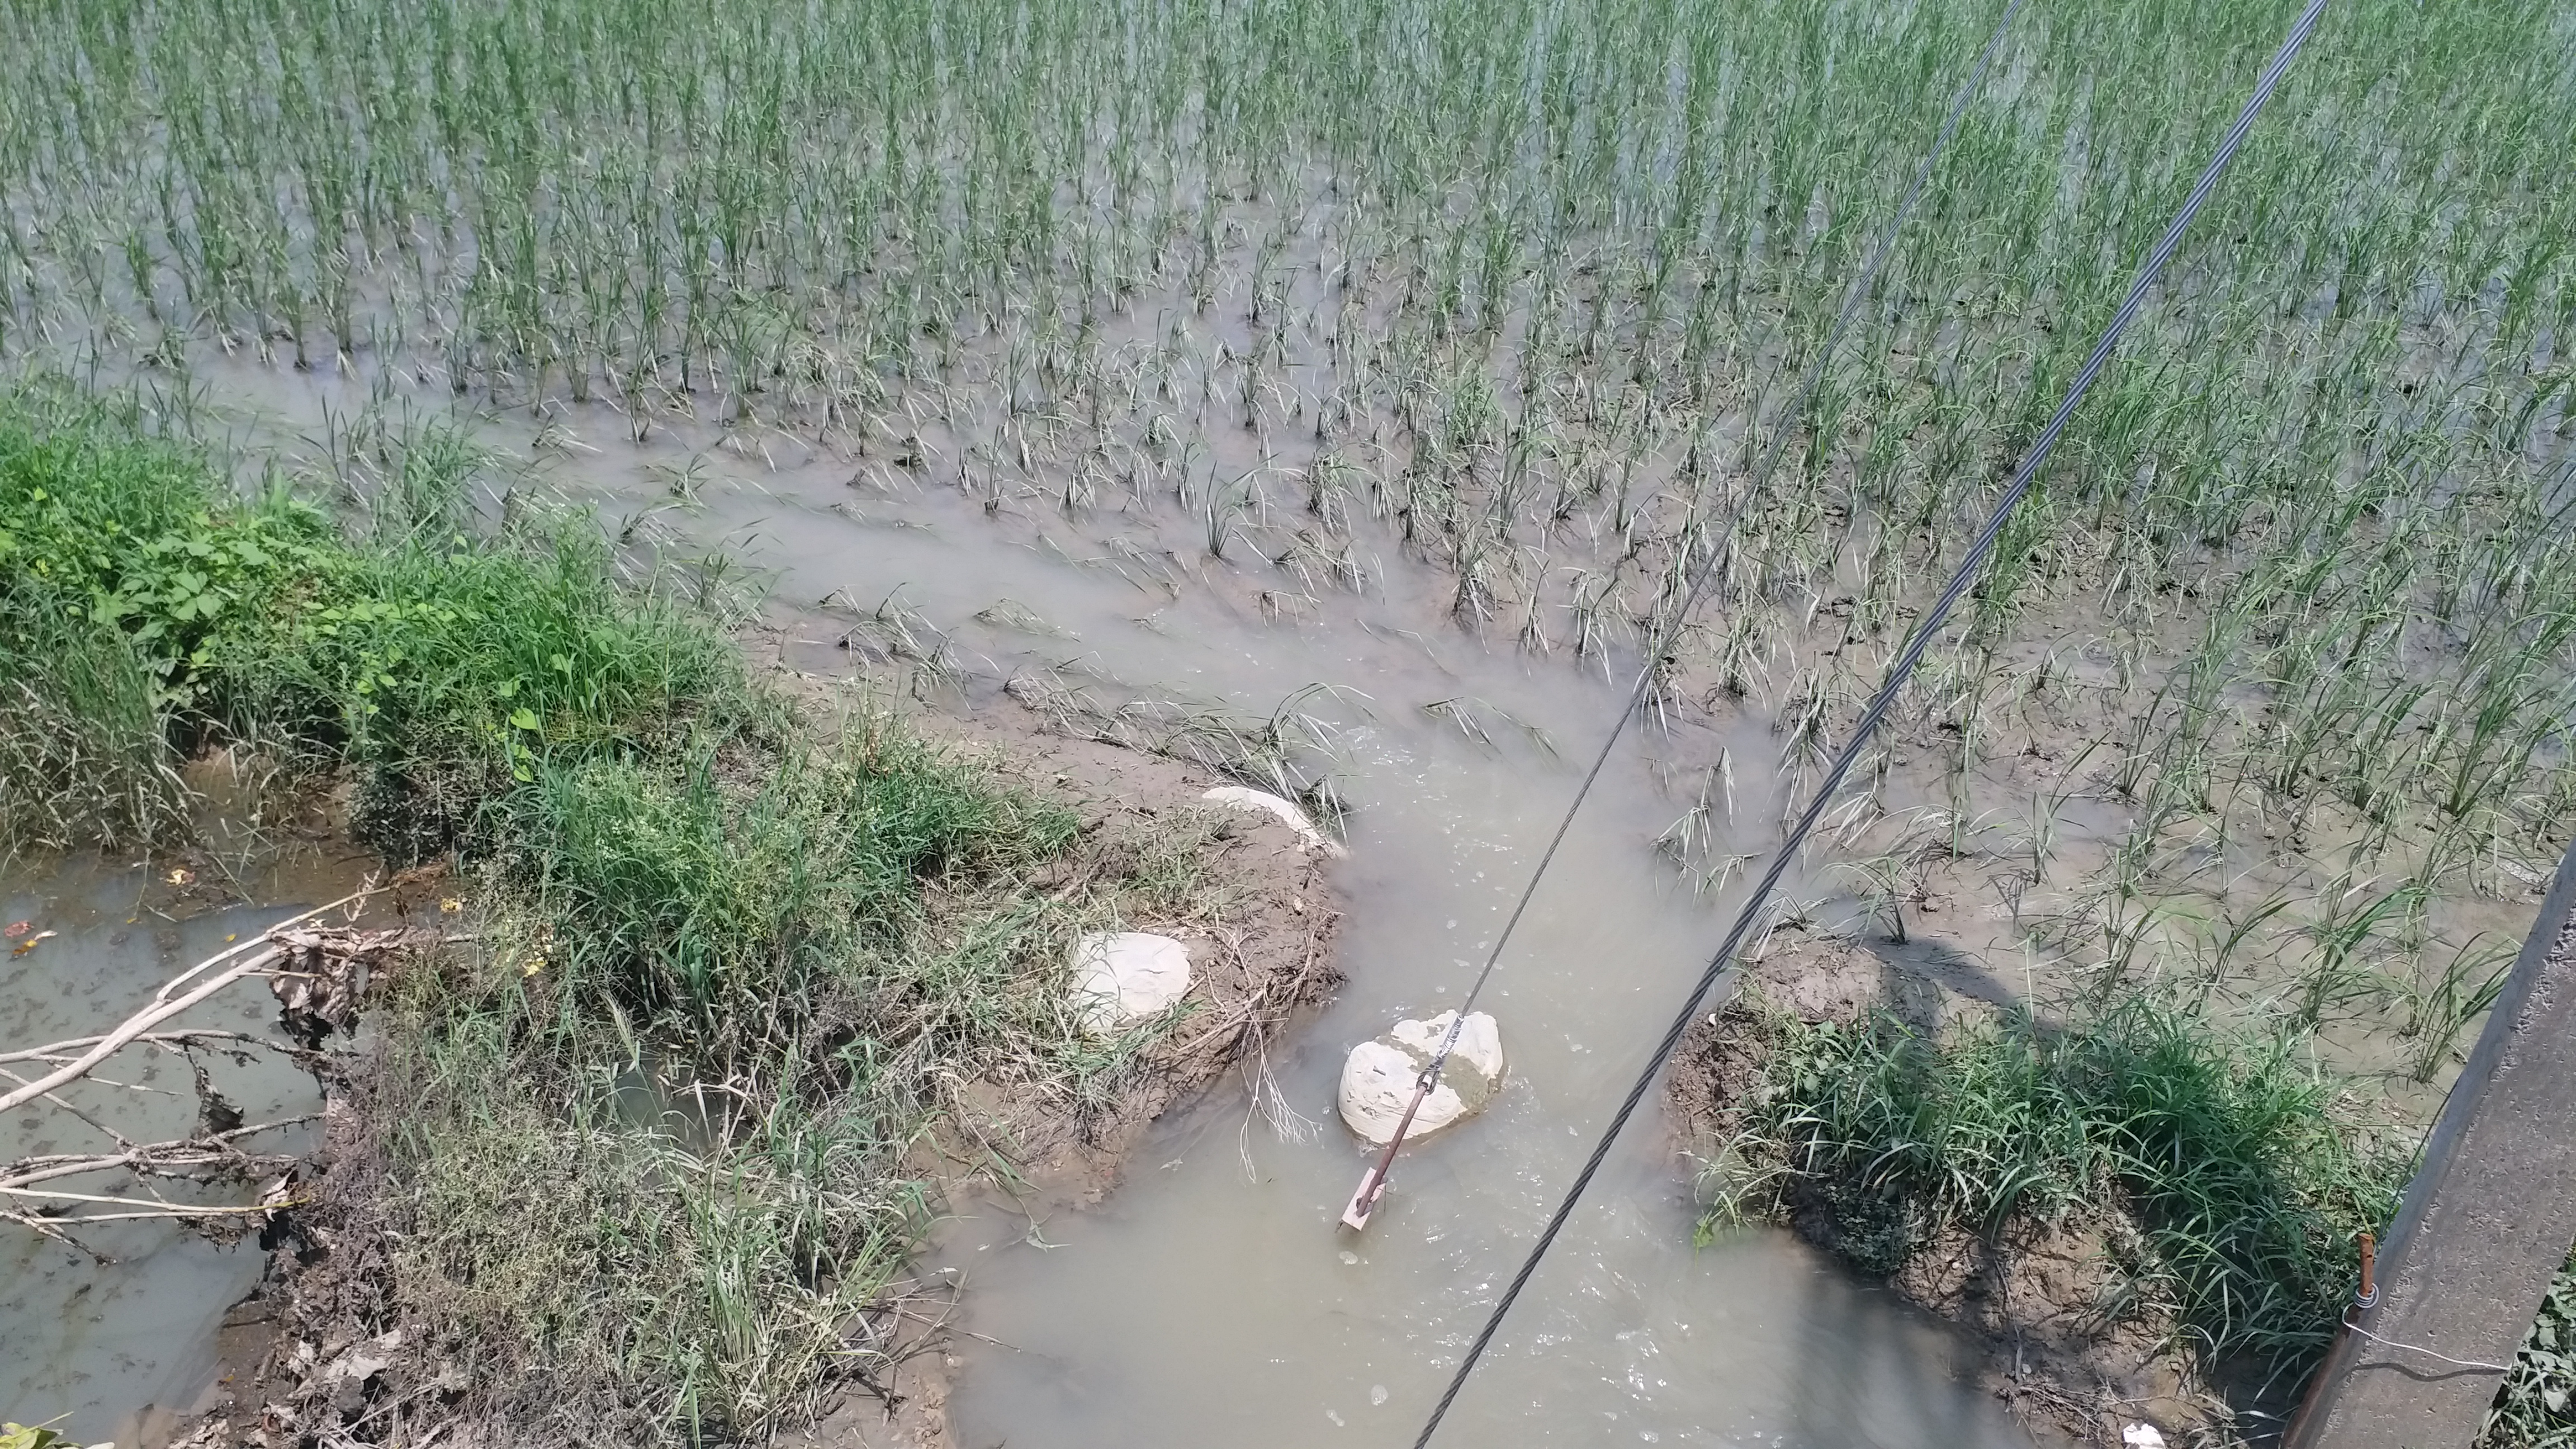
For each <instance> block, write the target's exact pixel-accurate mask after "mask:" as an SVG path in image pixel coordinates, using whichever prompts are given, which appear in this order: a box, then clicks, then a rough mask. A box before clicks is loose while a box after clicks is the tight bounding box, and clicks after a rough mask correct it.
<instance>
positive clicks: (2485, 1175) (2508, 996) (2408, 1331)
mask: <svg viewBox="0 0 2576 1449" xmlns="http://www.w3.org/2000/svg"><path fill="white" fill-rule="evenodd" d="M2571 1242H2576V847H2571V848H2570V849H2569V851H2568V853H2567V856H2566V858H2565V859H2564V860H2562V861H2561V862H2560V863H2559V866H2558V878H2557V880H2556V881H2555V882H2554V883H2553V884H2552V885H2551V886H2550V889H2549V895H2548V897H2547V898H2546V899H2545V900H2544V901H2543V902H2542V903H2541V907H2540V916H2539V919H2538V920H2537V921H2535V922H2534V923H2533V925H2532V928H2531V935H2530V937H2529V938H2528V939H2527V940H2525V941H2524V942H2523V944H2522V955H2521V956H2520V957H2518V958H2517V959H2516V960H2515V961H2514V963H2513V974H2512V975H2511V976H2509V977H2507V978H2506V980H2505V986H2504V991H2503V994H2502V995H2500V996H2498V997H2497V998H2496V1004H2495V1011H2494V1013H2493V1014H2492V1015H2490V1016H2489V1017H2488V1018H2487V1025H2486V1030H2485V1031H2484V1032H2482V1033H2480V1035H2479V1037H2478V1045H2477V1049H2476V1050H2475V1051H2474V1052H2472V1053H2471V1054H2470V1056H2469V1065H2468V1069H2467V1070H2466V1071H2463V1072H2462V1073H2461V1074H2460V1080H2459V1081H2458V1082H2457V1083H2456V1084H2454V1085H2453V1086H2452V1088H2451V1097H2450V1100H2449V1101H2448V1102H2446V1103H2444V1104H2443V1107H2442V1115H2441V1118H2440V1120H2438V1121H2436V1122H2435V1123H2434V1124H2433V1133H2432V1136H2431V1137H2429V1138H2428V1139H2426V1141H2425V1146H2424V1164H2423V1166H2422V1167H2421V1168H2419V1169H2417V1171H2416V1173H2415V1179H2414V1181H2412V1182H2410V1183H2408V1184H2407V1187H2406V1199H2405V1202H2404V1204H2403V1205H2402V1206H2401V1207H2400V1208H2399V1209H2398V1211H2397V1222H2396V1225H2395V1226H2393V1227H2391V1228H2390V1229H2389V1230H2388V1241H2387V1244H2386V1245H2385V1246H2384V1247H2382V1248H2381V1250H2380V1253H2379V1262H2378V1269H2379V1273H2378V1279H2379V1281H2378V1283H2377V1284H2376V1285H2375V1286H2376V1287H2377V1288H2378V1290H2379V1299H2378V1301H2377V1302H2376V1303H2375V1304H2372V1305H2371V1306H2370V1307H2367V1308H2364V1309H2362V1310H2361V1311H2360V1312H2359V1313H2358V1314H2353V1315H2349V1316H2348V1318H2349V1321H2350V1323H2351V1325H2352V1328H2353V1331H2352V1332H2351V1333H2349V1334H2347V1335H2345V1337H2344V1338H2343V1340H2342V1341H2341V1342H2339V1343H2337V1344H2336V1345H2335V1346H2334V1348H2333V1349H2332V1350H2331V1351H2329V1352H2328V1353H2327V1355H2326V1361H2325V1365H2324V1366H2323V1367H2322V1368H2320V1369H2319V1370H2318V1371H2317V1372H2318V1382H2317V1384H2316V1387H2315V1390H2314V1392H2313V1394H2312V1396H2311V1398H2310V1401H2309V1406H2308V1411H2307V1412H2306V1413H2304V1414H2302V1415H2301V1416H2300V1419H2299V1422H2298V1423H2297V1424H2295V1425H2293V1426H2292V1427H2291V1430H2290V1433H2289V1435H2288V1436H2287V1439H2286V1440H2285V1443H2286V1445H2287V1446H2288V1449H2325V1446H2328V1445H2331V1446H2333V1449H2464V1446H2466V1445H2467V1444H2468V1443H2469V1442H2470V1441H2471V1440H2473V1439H2475V1438H2477V1436H2478V1430H2479V1427H2480V1425H2481V1424H2483V1423H2484V1421H2485V1419H2486V1412H2487V1406H2488V1404H2489V1403H2491V1402H2492V1401H2493V1400H2494V1398H2495V1392H2496V1384H2497V1382H2498V1381H2499V1380H2500V1379H2501V1378H2502V1377H2503V1370H2502V1368H2501V1367H2500V1366H2501V1365H2505V1364H2510V1363H2512V1362H2513V1356H2514V1350H2515V1349H2516V1348H2518V1347H2520V1345H2521V1343H2522V1336H2523V1334H2524V1333H2526V1332H2528V1331H2529V1329H2530V1327H2531V1320H2532V1318H2533V1316H2534V1315H2536V1314H2537V1313H2538V1312H2539V1311H2540V1300H2541V1297H2542V1295H2544V1294H2545V1293H2547V1291H2548V1289H2549V1280H2550V1277H2551V1275H2552V1274H2553V1273H2555V1272H2556V1271H2557V1269H2558V1266H2559V1265H2560V1264H2561V1263H2564V1262H2565V1261H2566V1260H2567V1251H2568V1245H2569V1244H2570V1243H2571Z"/></svg>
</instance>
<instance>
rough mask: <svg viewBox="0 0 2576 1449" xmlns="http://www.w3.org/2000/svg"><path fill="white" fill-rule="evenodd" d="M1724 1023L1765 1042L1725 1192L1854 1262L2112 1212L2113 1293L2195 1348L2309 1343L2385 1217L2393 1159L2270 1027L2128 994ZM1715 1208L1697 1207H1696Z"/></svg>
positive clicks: (2272, 1355) (2274, 1353)
mask: <svg viewBox="0 0 2576 1449" xmlns="http://www.w3.org/2000/svg"><path fill="white" fill-rule="evenodd" d="M1738 1020H1739V1021H1741V1022H1743V1023H1744V1024H1745V1025H1746V1026H1747V1027H1749V1028H1750V1029H1751V1030H1752V1031H1753V1032H1754V1033H1755V1034H1756V1035H1757V1037H1758V1038H1759V1041H1760V1046H1759V1048H1758V1050H1759V1051H1760V1052H1761V1054H1762V1056H1763V1065H1762V1067H1761V1069H1760V1076H1761V1085H1760V1086H1759V1087H1757V1088H1756V1089H1754V1091H1753V1092H1752V1093H1751V1094H1750V1096H1749V1098H1748V1099H1747V1101H1746V1104H1745V1106H1744V1108H1743V1118H1742V1124H1741V1129H1740V1130H1741V1132H1742V1134H1743V1135H1742V1137H1741V1138H1740V1140H1739V1141H1738V1144H1737V1147H1736V1152H1737V1155H1738V1160H1739V1162H1740V1163H1741V1164H1749V1165H1753V1166H1755V1167H1756V1168H1757V1169H1758V1170H1759V1171H1760V1173H1761V1175H1760V1177H1759V1178H1758V1180H1757V1181H1755V1182H1754V1183H1753V1184H1752V1186H1751V1189H1750V1190H1749V1191H1742V1190H1739V1192H1738V1193H1737V1195H1736V1196H1735V1197H1734V1198H1732V1199H1731V1200H1730V1201H1729V1203H1728V1204H1727V1205H1726V1206H1725V1207H1724V1208H1722V1209H1721V1212H1723V1211H1728V1210H1731V1211H1735V1212H1751V1211H1768V1210H1778V1211H1788V1212H1792V1213H1796V1214H1800V1215H1807V1216H1810V1217H1811V1220H1812V1222H1813V1224H1814V1226H1815V1227H1816V1228H1817V1229H1818V1230H1819V1236H1822V1237H1823V1238H1825V1239H1826V1240H1827V1241H1828V1242H1830V1243H1832V1244H1833V1245H1834V1246H1835V1247H1836V1248H1837V1249H1838V1250H1839V1251H1841V1252H1842V1253H1843V1255H1844V1256H1846V1257H1848V1258H1849V1259H1851V1261H1852V1262H1853V1263H1854V1264H1855V1265H1857V1266H1860V1267H1862V1268H1863V1269H1865V1270H1866V1271H1869V1272H1872V1273H1875V1274H1878V1275H1882V1276H1883V1275H1888V1274H1893V1273H1896V1272H1899V1271H1900V1270H1902V1269H1903V1268H1904V1267H1905V1265H1906V1263H1907V1261H1908V1259H1910V1258H1911V1257H1912V1256H1913V1255H1914V1253H1915V1252H1916V1251H1917V1250H1918V1249H1919V1248H1920V1247H1922V1246H1924V1245H1926V1244H1928V1243H1930V1242H1931V1241H1933V1240H1934V1239H1936V1238H1937V1237H1939V1236H1940V1235H1942V1234H1943V1233H1945V1232H1948V1231H1965V1232H1968V1233H1972V1234H1975V1235H1978V1236H1980V1237H1983V1238H1987V1239H1995V1240H2000V1239H2003V1238H2007V1237H2011V1236H2013V1235H2016V1234H2021V1235H2027V1234H2029V1233H2032V1232H2035V1231H2049V1230H2056V1229H2060V1228H2063V1227H2065V1226H2066V1225H2067V1224H2068V1223H2069V1222H2070V1221H2072V1220H2075V1219H2077V1218H2081V1217H2089V1216H2091V1215H2093V1214H2095V1213H2098V1212H2101V1211H2103V1210H2105V1209H2106V1208H2107V1209H2108V1210H2109V1211H2110V1212H2112V1213H2115V1214H2117V1215H2118V1216H2119V1217H2121V1218H2122V1219H2124V1220H2125V1222H2126V1225H2127V1226H2128V1227H2130V1228H2131V1229H2133V1231H2131V1232H2128V1233H2124V1234H2118V1235H2115V1246H2114V1249H2113V1253H2114V1257H2115V1260H2116V1264H2117V1269H2118V1283H2117V1297H2116V1298H2115V1299H2114V1300H2113V1301H2108V1302H2105V1303H2102V1304H2100V1305H2098V1307H2099V1310H2100V1312H2101V1313H2102V1314H2103V1316H2104V1317H2105V1319H2106V1320H2117V1319H2119V1318H2121V1317H2123V1316H2128V1315H2150V1314H2152V1315H2154V1316H2155V1317H2156V1318H2157V1319H2158V1320H2159V1321H2160V1322H2162V1323H2164V1324H2166V1325H2168V1327H2167V1331H2168V1332H2169V1333H2170V1335H2171V1336H2172V1338H2173V1339H2174V1340H2175V1342H2176V1343H2177V1345H2178V1346H2183V1347H2187V1348H2188V1349H2189V1350H2190V1351H2191V1352H2192V1353H2193V1354H2194V1355H2195V1356H2196V1357H2198V1358H2200V1359H2201V1360H2202V1361H2204V1362H2205V1363H2208V1364H2211V1365H2217V1364H2223V1363H2227V1362H2229V1361H2231V1360H2236V1359H2239V1358H2245V1357H2251V1358H2253V1359H2255V1360H2259V1361H2261V1362H2262V1363H2263V1364H2265V1365H2266V1366H2267V1367H2270V1366H2282V1365H2292V1366H2295V1365H2297V1364H2300V1363H2303V1362H2305V1361H2306V1360H2307V1359H2308V1358H2310V1357H2311V1356H2313V1355H2314V1354H2316V1353H2318V1352H2320V1351H2322V1350H2323V1349H2324V1347H2325V1345H2326V1342H2327V1340H2328V1339H2329V1338H2330V1337H2331V1335H2332V1333H2333V1329H2334V1316H2335V1312H2336V1308H2337V1306H2338V1305H2339V1304H2341V1303H2342V1302H2344V1301H2345V1300H2346V1299H2348V1298H2349V1297H2350V1294H2351V1292H2352V1287H2353V1284H2354V1283H2355V1282H2357V1281H2358V1273H2359V1268H2358V1257H2357V1253H2356V1249H2355V1244H2354V1241H2353V1234H2355V1233H2357V1232H2360V1231H2363V1230H2373V1231H2375V1230H2377V1229H2379V1228H2380V1227H2382V1226H2384V1225H2385V1223H2386V1221H2387V1219H2388V1217H2389V1216H2390V1215H2391V1214H2392V1213H2393V1212H2394V1211H2395V1208H2396V1193H2397V1191H2398V1189H2399V1187H2400V1186H2402V1184H2403V1182H2404V1176H2405V1171H2406V1167H2407V1163H2406V1161H2405V1160H2404V1158H2403V1157H2402V1156H2393V1155H2390V1154H2387V1153H2384V1152H2382V1153H2374V1152H2371V1151H2368V1150H2365V1149H2364V1148H2361V1147H2359V1146H2357V1145H2356V1144H2355V1143H2354V1141H2353V1140H2352V1138H2351V1136H2350V1135H2349V1134H2348V1133H2346V1132H2344V1131H2342V1130H2339V1129H2338V1128H2337V1127H2336V1126H2335V1124H2334V1122H2333V1119H2332V1117H2331V1116H2330V1114H2329V1111H2328V1107H2329V1105H2330V1100H2331V1098H2332V1095H2333V1092H2334V1086H2333V1084H2332V1083H2331V1082H2330V1081H2327V1080H2325V1079H2322V1078H2320V1077H2319V1076H2318V1075H2317V1074H2316V1072H2315V1071H2314V1070H2313V1068H2312V1067H2311V1066H2310V1065H2309V1064H2308V1063H2306V1062H2305V1061H2304V1060H2303V1059H2302V1057H2301V1056H2300V1054H2299V1051H2298V1048H2297V1044H2296V1043H2295V1042H2293V1041H2289V1040H2285V1039H2266V1040H2237V1039H2234V1038H2233V1037H2231V1036H2230V1035H2229V1034H2227V1033H2225V1032H2223V1031H2220V1030H2216V1029H2214V1028H2213V1027H2212V1026H2211V1025H2210V1023H2208V1022H2206V1021H2202V1020H2199V1019H2197V1018H2195V1017H2192V1016H2190V1015H2187V1014H2185V1013H2182V1012H2179V1011H2175V1010H2172V1009H2169V1008H2166V1007H2163V1006H2160V1005H2158V1004H2157V1003H2156V1002H2154V1001H2153V1000H2152V999H2150V998H2147V997H2131V998H2128V999H2126V1000H2123V1001H2121V1002H2119V1003H2118V1004H2117V1005H2116V1006H2113V1007H2111V1008H2109V1009H2107V1010H2104V1011H2101V1012H2099V1013H2097V1014H2094V1015H2092V1016H2090V1017H2088V1018H2087V1019H2085V1020H2083V1021H2081V1022H2079V1023H2076V1024H2072V1025H2068V1026H2063V1027H2049V1026H2043V1025H2041V1024H2040V1023H2039V1022H2038V1021H2037V1020H2036V1019H2034V1018H2033V1017H2031V1016H2030V1015H2028V1014H2026V1013H2020V1012H2012V1013H2005V1014H2003V1015H2000V1016H1998V1017H1995V1018H1994V1019H1992V1020H1989V1021H1977V1022H1973V1023H1971V1024H1966V1025H1961V1026H1958V1027H1955V1028H1953V1029H1951V1030H1949V1031H1947V1032H1945V1033H1943V1034H1941V1035H1939V1036H1931V1035H1926V1034H1922V1033H1919V1032H1917V1031H1915V1030H1914V1029H1912V1028H1910V1027H1908V1026H1906V1025H1905V1024H1904V1023H1903V1022H1901V1021H1899V1020H1897V1019H1896V1018H1894V1017H1891V1016H1886V1015H1872V1016H1869V1017H1866V1018H1864V1019H1862V1020H1860V1021H1858V1022H1856V1023H1834V1022H1809V1021H1803V1020H1800V1019H1798V1018H1796V1017H1794V1016H1789V1015H1785V1014H1781V1013H1777V1012H1772V1011H1751V1012H1746V1013H1744V1014H1742V1015H1741V1016H1740V1017H1739V1018H1738ZM1712 1225H1713V1222H1712Z"/></svg>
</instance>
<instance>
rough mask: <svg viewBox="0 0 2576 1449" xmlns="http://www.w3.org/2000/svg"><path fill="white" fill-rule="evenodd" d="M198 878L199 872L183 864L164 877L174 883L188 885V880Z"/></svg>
mask: <svg viewBox="0 0 2576 1449" xmlns="http://www.w3.org/2000/svg"><path fill="white" fill-rule="evenodd" d="M196 878H197V873H196V872H195V871H192V870H189V869H188V868H187V867H185V866H181V867H180V868H179V869H177V870H174V871H172V872H170V874H169V875H167V876H166V877H164V879H166V880H168V881H169V882H170V884H172V885H186V884H187V883H188V882H190V881H192V880H195V879H196Z"/></svg>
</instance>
